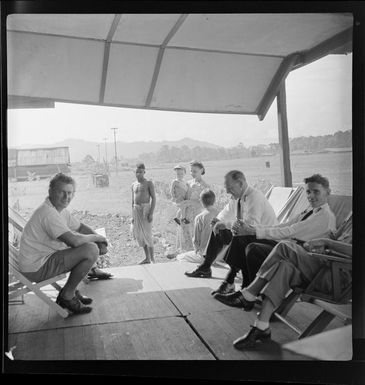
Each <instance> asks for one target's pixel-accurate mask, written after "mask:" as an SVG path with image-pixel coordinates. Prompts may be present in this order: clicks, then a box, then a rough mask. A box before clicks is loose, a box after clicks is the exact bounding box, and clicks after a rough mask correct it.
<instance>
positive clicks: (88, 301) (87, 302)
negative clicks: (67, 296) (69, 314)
mask: <svg viewBox="0 0 365 385" xmlns="http://www.w3.org/2000/svg"><path fill="white" fill-rule="evenodd" d="M75 297H76V298H77V299H78V300H79V301H80V302H81V303H82V304H84V305H90V304H91V303H92V301H93V300H92V298H89V297H86V295H82V294H81V293H80V292H79V291H78V290H76V291H75Z"/></svg>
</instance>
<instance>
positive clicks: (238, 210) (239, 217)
mask: <svg viewBox="0 0 365 385" xmlns="http://www.w3.org/2000/svg"><path fill="white" fill-rule="evenodd" d="M237 219H242V215H241V198H240V199H238V202H237Z"/></svg>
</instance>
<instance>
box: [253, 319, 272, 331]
mask: <svg viewBox="0 0 365 385" xmlns="http://www.w3.org/2000/svg"><path fill="white" fill-rule="evenodd" d="M253 326H256V327H257V329H260V330H266V329H267V328H268V327H269V326H270V324H269V322H264V321H260V320H256V321H255V323H254V325H253Z"/></svg>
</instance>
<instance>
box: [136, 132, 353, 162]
mask: <svg viewBox="0 0 365 385" xmlns="http://www.w3.org/2000/svg"><path fill="white" fill-rule="evenodd" d="M289 146H290V151H298V150H301V151H306V152H318V151H323V150H325V149H326V148H340V147H351V146H352V131H351V130H348V131H337V132H336V133H335V134H333V135H323V136H308V137H305V136H302V137H298V138H293V139H290V141H289ZM279 151H280V145H279V143H270V144H268V145H263V144H260V145H256V146H248V147H246V146H244V144H243V143H238V144H237V146H233V147H229V148H224V147H218V148H210V147H200V146H196V147H193V148H190V147H188V146H182V147H175V146H168V145H163V146H162V147H161V148H160V149H159V150H158V151H156V152H149V153H143V154H140V156H139V159H143V160H144V161H145V162H148V163H173V162H188V161H190V160H191V159H199V160H202V161H204V160H223V159H240V158H248V157H255V156H263V155H276V154H278V153H279Z"/></svg>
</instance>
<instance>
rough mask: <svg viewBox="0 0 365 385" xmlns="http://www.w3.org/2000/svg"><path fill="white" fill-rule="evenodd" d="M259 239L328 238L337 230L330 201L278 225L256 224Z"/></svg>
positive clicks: (306, 239) (305, 239) (303, 239)
mask: <svg viewBox="0 0 365 385" xmlns="http://www.w3.org/2000/svg"><path fill="white" fill-rule="evenodd" d="M311 210H313V214H312V215H311V216H309V217H308V218H306V219H305V220H304V221H301V219H302V218H303V217H304V216H305V214H306V213H307V212H309V211H311ZM255 228H256V237H257V238H258V239H275V240H281V239H290V238H297V239H300V240H302V241H309V240H311V239H313V238H328V237H329V234H330V232H331V231H335V230H336V217H335V215H334V214H333V212H332V211H331V209H330V207H329V206H328V203H325V204H324V205H322V206H320V207H317V208H315V209H312V208H308V209H307V210H305V211H304V212H302V213H301V214H299V215H298V216H296V217H295V218H293V219H292V220H290V221H288V222H286V223H281V224H280V225H277V226H255Z"/></svg>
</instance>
